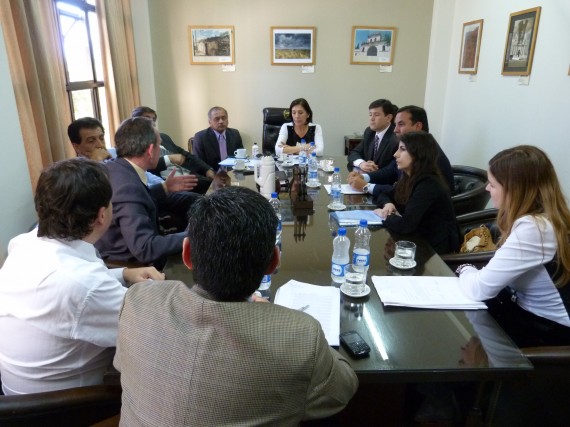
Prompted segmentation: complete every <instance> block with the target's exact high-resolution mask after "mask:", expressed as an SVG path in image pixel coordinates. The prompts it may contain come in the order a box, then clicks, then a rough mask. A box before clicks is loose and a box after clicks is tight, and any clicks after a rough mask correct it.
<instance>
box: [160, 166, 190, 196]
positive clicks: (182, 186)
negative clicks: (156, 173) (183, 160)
mask: <svg viewBox="0 0 570 427" xmlns="http://www.w3.org/2000/svg"><path fill="white" fill-rule="evenodd" d="M165 182H166V188H167V190H168V192H169V193H174V192H176V191H190V190H192V189H193V188H194V187H196V185H198V177H196V175H178V176H176V169H172V170H171V171H170V174H168V177H167V178H166V181H165Z"/></svg>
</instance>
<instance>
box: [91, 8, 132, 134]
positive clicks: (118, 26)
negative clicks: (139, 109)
mask: <svg viewBox="0 0 570 427" xmlns="http://www.w3.org/2000/svg"><path fill="white" fill-rule="evenodd" d="M96 7H97V15H98V17H99V23H100V33H101V46H102V49H103V65H104V70H105V89H106V94H107V104H108V108H109V111H108V114H109V133H110V134H111V135H114V134H115V131H116V130H117V127H118V126H119V124H120V123H121V121H123V120H124V119H126V118H128V117H130V116H131V111H132V110H133V108H135V107H136V106H138V105H139V104H140V99H139V83H138V76H137V64H136V56H135V43H134V38H133V25H132V16H131V2H130V0H97V3H96ZM110 40H112V43H111V42H110Z"/></svg>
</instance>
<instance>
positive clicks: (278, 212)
mask: <svg viewBox="0 0 570 427" xmlns="http://www.w3.org/2000/svg"><path fill="white" fill-rule="evenodd" d="M269 204H270V205H271V207H272V208H273V210H274V211H275V215H277V219H278V220H279V222H281V202H280V201H279V199H278V198H277V193H276V192H275V191H274V192H273V193H271V199H269Z"/></svg>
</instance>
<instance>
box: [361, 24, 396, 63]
mask: <svg viewBox="0 0 570 427" xmlns="http://www.w3.org/2000/svg"><path fill="white" fill-rule="evenodd" d="M395 46H396V28H395V27H361V26H356V27H352V44H351V46H350V63H351V64H365V65H392V63H393V62H394V49H395Z"/></svg>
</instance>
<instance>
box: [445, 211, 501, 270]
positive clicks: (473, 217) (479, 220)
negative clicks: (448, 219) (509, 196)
mask: <svg viewBox="0 0 570 427" xmlns="http://www.w3.org/2000/svg"><path fill="white" fill-rule="evenodd" d="M497 213H498V209H495V208H492V209H484V210H482V211H477V212H471V213H468V214H464V215H459V216H457V227H458V228H459V239H460V241H461V242H463V236H465V234H467V233H468V232H469V231H471V230H472V229H474V228H477V227H479V226H480V225H482V224H483V225H486V226H487V228H488V229H489V230H490V231H491V236H493V241H494V242H495V243H497V241H498V239H499V229H498V227H497ZM493 255H495V251H484V252H469V253H453V254H443V255H441V258H442V259H443V261H444V262H445V263H446V264H447V265H448V266H449V268H450V269H451V270H452V271H455V269H456V268H457V267H458V266H459V265H461V264H473V265H475V266H476V267H477V268H481V267H484V266H485V265H487V263H488V262H489V260H490V259H491V258H493Z"/></svg>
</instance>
